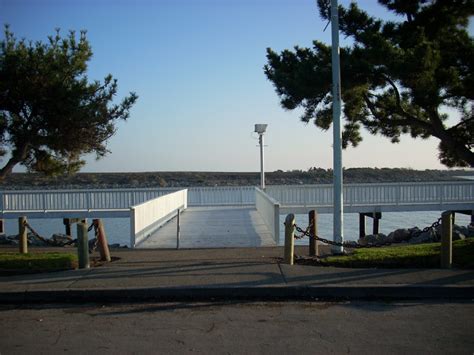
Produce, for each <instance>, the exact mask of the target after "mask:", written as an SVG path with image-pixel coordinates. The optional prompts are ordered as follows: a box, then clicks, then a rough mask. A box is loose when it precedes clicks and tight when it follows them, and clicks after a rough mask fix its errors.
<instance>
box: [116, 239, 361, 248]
mask: <svg viewBox="0 0 474 355" xmlns="http://www.w3.org/2000/svg"><path fill="white" fill-rule="evenodd" d="M344 244H345V246H346V247H347V248H356V247H357V244H358V243H357V242H356V241H353V240H348V241H346V242H345V243H344ZM126 247H127V246H126V245H125V246H123V247H122V248H126Z"/></svg>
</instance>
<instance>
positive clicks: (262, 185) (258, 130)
mask: <svg viewBox="0 0 474 355" xmlns="http://www.w3.org/2000/svg"><path fill="white" fill-rule="evenodd" d="M267 126H268V125H267V124H262V123H257V124H255V132H256V133H258V142H259V143H260V188H261V189H262V190H265V171H264V170H263V134H264V133H265V131H266V129H267Z"/></svg>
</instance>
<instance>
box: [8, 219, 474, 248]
mask: <svg viewBox="0 0 474 355" xmlns="http://www.w3.org/2000/svg"><path fill="white" fill-rule="evenodd" d="M184 213H185V212H184ZM440 216H441V211H429V212H384V213H382V219H381V220H380V233H384V234H388V233H390V232H392V231H394V230H395V229H398V228H412V227H415V226H416V227H418V228H420V229H423V228H424V227H427V226H430V225H431V224H432V223H433V222H435V221H436V220H437V219H438V218H439V217H440ZM285 217H286V216H284V215H281V216H280V225H281V228H280V230H281V232H280V241H281V244H283V241H284V227H283V222H284V221H285ZM295 219H296V224H297V225H298V226H299V227H301V228H303V229H305V228H306V227H307V225H308V216H307V215H296V216H295ZM103 221H104V224H105V230H106V234H107V238H108V241H109V244H120V245H126V246H129V245H130V220H129V219H128V218H104V219H103ZM372 221H373V220H372V218H366V233H367V234H371V232H372ZM470 221H471V219H470V216H466V215H462V214H456V224H458V225H462V226H466V225H468V224H469V223H470ZM90 222H92V221H91V220H89V223H90ZM29 223H30V225H31V226H32V227H33V228H34V229H35V231H36V232H38V233H39V234H40V235H41V236H43V237H45V238H50V237H51V236H52V234H54V233H64V225H63V221H62V219H46V218H45V219H30V220H29ZM332 224H333V216H332V214H319V215H318V235H319V236H320V237H323V238H326V239H330V240H332V239H333V236H332V228H333V226H332ZM5 233H6V234H7V235H12V234H18V221H17V220H16V219H7V220H5ZM72 233H73V235H76V226H75V225H73V226H72ZM358 234H359V215H358V214H357V213H345V214H344V239H345V240H357V239H358ZM92 235H93V234H92V233H90V234H89V238H92ZM296 244H305V245H306V244H308V241H307V240H297V241H296Z"/></svg>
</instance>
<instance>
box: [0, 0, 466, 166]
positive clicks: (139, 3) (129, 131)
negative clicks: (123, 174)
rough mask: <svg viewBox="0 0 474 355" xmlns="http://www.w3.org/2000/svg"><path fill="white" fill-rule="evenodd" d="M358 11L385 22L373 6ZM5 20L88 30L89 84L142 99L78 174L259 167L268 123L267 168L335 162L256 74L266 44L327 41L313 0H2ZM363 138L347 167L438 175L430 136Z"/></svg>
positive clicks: (315, 132)
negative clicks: (105, 151) (258, 128)
mask: <svg viewBox="0 0 474 355" xmlns="http://www.w3.org/2000/svg"><path fill="white" fill-rule="evenodd" d="M341 2H342V3H343V4H347V3H348V1H341ZM359 4H360V6H361V7H363V8H365V9H366V10H368V11H369V12H370V13H372V14H374V15H377V16H386V13H385V12H384V10H383V9H382V8H381V7H379V6H378V5H377V2H376V1H375V0H367V1H359ZM0 21H1V23H2V24H4V23H8V24H10V26H11V30H12V31H13V32H14V33H15V34H16V36H17V37H25V38H27V39H32V40H42V41H45V40H46V38H47V36H48V35H50V34H52V33H53V32H54V29H55V28H56V27H59V28H61V30H62V33H63V34H66V33H67V31H68V30H77V31H79V30H81V29H86V30H87V31H88V39H89V41H90V43H91V45H92V48H93V52H94V56H93V58H92V60H91V62H90V65H89V78H90V79H91V80H95V79H100V80H102V79H103V77H104V76H105V75H107V74H108V73H111V74H113V75H114V77H115V78H117V79H118V83H119V95H118V97H119V98H120V97H123V96H124V95H126V94H127V93H128V92H130V91H135V92H136V93H137V94H138V95H139V100H138V102H137V104H136V105H135V107H134V108H133V110H132V112H131V117H130V119H129V120H128V121H127V122H121V123H119V124H118V132H117V134H116V135H115V136H114V137H113V138H112V139H111V140H110V141H109V145H108V147H109V149H110V150H111V151H112V153H111V154H109V155H108V156H107V157H106V158H103V159H101V160H100V161H95V160H94V158H93V157H88V159H87V161H88V163H87V165H86V167H85V168H84V169H83V171H186V170H200V171H255V170H258V169H259V155H258V148H257V143H258V142H257V139H256V137H255V135H254V134H252V131H253V125H254V123H268V125H269V126H268V131H267V132H268V133H267V134H266V144H267V145H268V146H267V147H266V170H268V171H273V170H277V169H282V170H288V169H307V168H309V167H312V166H318V167H323V168H330V167H331V166H332V148H331V142H332V133H331V130H330V131H328V132H322V131H321V130H319V129H318V128H316V127H315V126H314V125H312V124H310V125H306V124H304V123H301V122H300V121H299V112H288V111H285V110H283V109H282V108H281V107H280V105H279V100H278V97H277V95H276V93H275V91H274V89H273V87H272V85H271V83H270V82H269V81H267V80H266V77H265V75H264V73H263V69H262V68H263V66H264V65H265V63H266V57H265V53H266V48H267V47H271V48H272V49H274V50H278V51H280V50H283V49H286V48H292V47H293V46H294V45H299V46H310V45H311V41H312V40H313V39H319V40H323V41H325V42H327V43H330V28H328V29H327V30H326V32H323V29H324V27H325V25H326V24H325V23H323V22H322V21H321V20H320V18H319V16H318V13H317V8H316V5H315V1H314V0H154V1H153V0H136V1H132V0H128V1H125V0H67V1H66V0H0ZM470 32H471V33H472V32H473V31H472V26H471V31H470ZM364 137H365V140H364V142H362V143H361V145H360V146H359V147H358V148H350V149H348V150H345V151H344V153H343V161H344V166H346V167H365V166H375V167H410V168H416V169H425V168H440V167H442V166H441V165H440V164H439V163H438V161H437V159H436V155H437V151H436V145H437V142H436V140H434V139H433V140H428V141H421V140H413V139H411V138H409V137H404V138H402V142H401V144H398V145H394V144H391V143H390V142H389V141H388V140H387V139H385V138H382V137H373V136H370V135H368V134H365V135H364Z"/></svg>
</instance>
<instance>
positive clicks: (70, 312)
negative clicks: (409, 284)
mask: <svg viewBox="0 0 474 355" xmlns="http://www.w3.org/2000/svg"><path fill="white" fill-rule="evenodd" d="M473 329H474V302H465V303H410V302H402V303H400V302H399V303H383V302H370V303H369V302H345V303H341V302H338V303H321V302H287V303H156V304H119V305H95V304H88V305H41V306H20V307H19V306H1V307H0V354H1V355H7V354H58V353H68V354H79V353H84V354H86V353H87V354H183V353H198V354H328V353H337V354H345V353H355V354H398V353H403V354H451V353H452V354H469V355H472V354H474V337H473V336H472V334H473V333H472V332H473Z"/></svg>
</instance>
